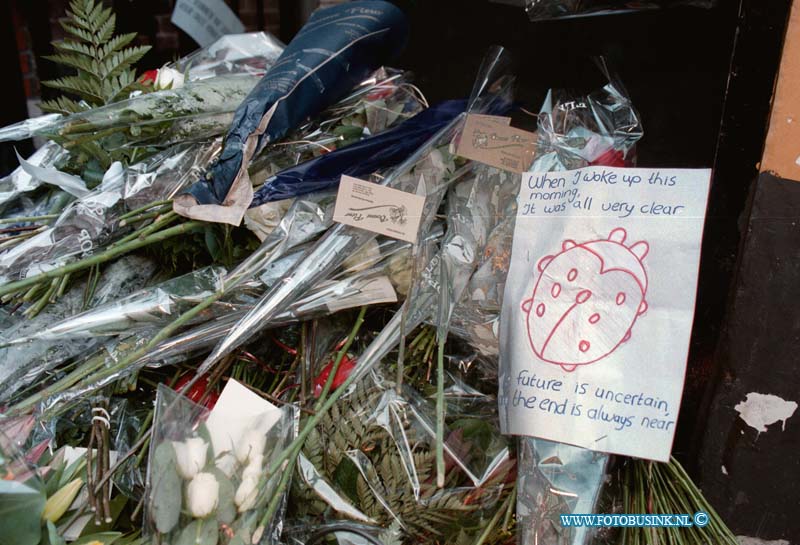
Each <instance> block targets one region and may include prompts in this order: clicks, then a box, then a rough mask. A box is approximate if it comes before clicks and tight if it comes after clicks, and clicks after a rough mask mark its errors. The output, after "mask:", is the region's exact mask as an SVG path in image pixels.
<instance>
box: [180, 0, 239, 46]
mask: <svg viewBox="0 0 800 545" xmlns="http://www.w3.org/2000/svg"><path fill="white" fill-rule="evenodd" d="M171 22H172V24H173V25H175V26H176V27H178V28H180V29H181V30H183V31H184V32H185V33H186V34H188V35H189V36H191V37H192V39H193V40H194V41H196V42H197V43H198V44H199V45H200V47H206V46H208V45H211V44H212V43H214V42H215V41H216V40H217V39H218V38H221V37H222V36H225V35H227V34H241V33H242V32H244V30H245V29H244V24H242V22H241V21H240V20H239V18H238V17H236V14H235V13H234V12H233V10H231V8H229V7H228V5H227V4H226V3H225V2H223V1H222V0H178V1H177V2H175V9H174V10H173V11H172V20H171Z"/></svg>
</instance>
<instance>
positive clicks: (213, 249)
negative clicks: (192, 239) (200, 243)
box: [205, 225, 223, 262]
mask: <svg viewBox="0 0 800 545" xmlns="http://www.w3.org/2000/svg"><path fill="white" fill-rule="evenodd" d="M205 237H206V248H208V253H209V255H211V258H212V259H213V260H214V261H217V262H219V261H222V257H223V256H222V246H221V245H220V243H219V237H217V233H215V232H214V226H213V225H209V226H207V227H206V229H205Z"/></svg>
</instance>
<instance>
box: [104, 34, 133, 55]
mask: <svg viewBox="0 0 800 545" xmlns="http://www.w3.org/2000/svg"><path fill="white" fill-rule="evenodd" d="M135 39H136V33H135V32H130V33H128V34H120V35H118V36H114V37H113V38H111V39H110V40H109V41H108V42H107V43H106V44H105V45H104V46H103V47H101V48H100V51H99V53H97V57H99V58H101V59H105V58H106V57H108V56H109V55H110V54H111V53H114V52H115V51H119V50H120V49H122V48H123V47H125V46H126V45H128V44H129V43H131V42H132V41H133V40H135Z"/></svg>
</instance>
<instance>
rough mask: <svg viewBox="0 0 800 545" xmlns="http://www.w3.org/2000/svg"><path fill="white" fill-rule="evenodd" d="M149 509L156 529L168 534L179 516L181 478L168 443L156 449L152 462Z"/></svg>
mask: <svg viewBox="0 0 800 545" xmlns="http://www.w3.org/2000/svg"><path fill="white" fill-rule="evenodd" d="M151 478H152V483H153V486H152V489H151V490H150V509H151V510H152V517H153V521H154V522H155V524H156V529H157V530H158V531H159V532H160V533H162V534H166V533H168V532H170V531H171V530H172V529H173V528H175V525H176V524H178V519H179V518H180V516H181V484H182V483H181V478H180V475H178V470H177V462H176V461H175V450H174V449H173V448H172V444H171V443H170V442H169V441H164V442H163V443H161V444H160V445H158V447H157V448H156V451H155V453H154V455H153V460H152V477H151Z"/></svg>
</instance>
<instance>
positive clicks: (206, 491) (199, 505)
mask: <svg viewBox="0 0 800 545" xmlns="http://www.w3.org/2000/svg"><path fill="white" fill-rule="evenodd" d="M218 502H219V483H218V482H217V479H216V477H214V475H212V474H211V473H198V474H197V475H195V476H194V479H192V480H191V481H189V486H187V487H186V504H187V507H188V508H189V512H190V513H191V514H192V516H193V517H195V518H199V519H201V518H205V517H207V516H208V515H210V514H211V513H213V512H214V509H216V508H217V503H218Z"/></svg>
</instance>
